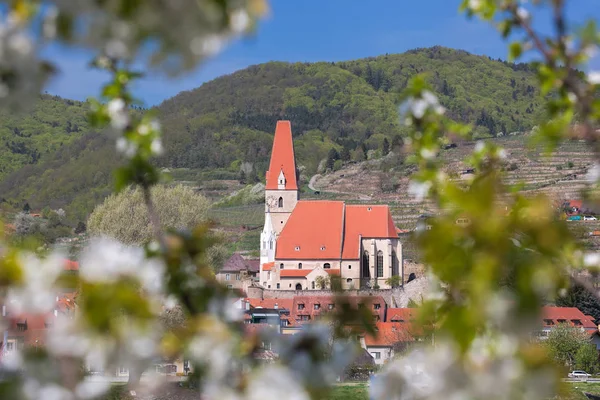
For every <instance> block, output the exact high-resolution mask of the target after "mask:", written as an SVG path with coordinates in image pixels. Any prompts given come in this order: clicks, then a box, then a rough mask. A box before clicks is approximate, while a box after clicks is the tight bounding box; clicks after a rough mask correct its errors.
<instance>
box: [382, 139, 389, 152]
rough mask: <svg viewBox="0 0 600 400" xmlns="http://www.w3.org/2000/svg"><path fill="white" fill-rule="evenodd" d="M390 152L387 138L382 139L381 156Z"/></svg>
mask: <svg viewBox="0 0 600 400" xmlns="http://www.w3.org/2000/svg"><path fill="white" fill-rule="evenodd" d="M389 152H390V142H389V141H388V139H387V138H383V143H382V144H381V154H382V155H384V156H386V155H387V154H388V153H389Z"/></svg>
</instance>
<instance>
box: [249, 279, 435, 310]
mask: <svg viewBox="0 0 600 400" xmlns="http://www.w3.org/2000/svg"><path fill="white" fill-rule="evenodd" d="M427 290H428V280H427V278H424V277H422V278H417V279H415V280H414V281H412V282H410V283H407V284H405V285H404V287H400V288H396V289H379V290H374V289H373V290H346V291H344V293H345V294H346V295H348V296H381V297H383V299H384V300H385V302H386V304H387V306H388V307H393V308H396V307H400V308H403V307H406V306H407V305H408V301H409V300H410V299H413V300H415V301H416V302H420V301H421V297H422V296H424V295H425V293H426V292H427ZM246 292H247V294H248V297H249V298H259V299H260V298H262V299H292V298H294V297H295V296H331V295H332V294H333V292H332V291H331V290H272V289H262V288H259V287H252V288H249V290H247V291H246Z"/></svg>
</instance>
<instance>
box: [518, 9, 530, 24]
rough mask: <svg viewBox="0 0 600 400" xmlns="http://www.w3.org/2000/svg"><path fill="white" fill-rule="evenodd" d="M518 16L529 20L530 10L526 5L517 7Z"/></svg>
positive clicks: (523, 19) (522, 19)
mask: <svg viewBox="0 0 600 400" xmlns="http://www.w3.org/2000/svg"><path fill="white" fill-rule="evenodd" d="M517 16H518V17H519V19H520V20H521V21H527V20H529V11H527V10H526V9H525V8H524V7H519V8H517Z"/></svg>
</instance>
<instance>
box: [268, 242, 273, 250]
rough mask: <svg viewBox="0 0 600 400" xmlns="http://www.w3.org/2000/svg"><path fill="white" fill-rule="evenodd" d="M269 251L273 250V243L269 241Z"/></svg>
mask: <svg viewBox="0 0 600 400" xmlns="http://www.w3.org/2000/svg"><path fill="white" fill-rule="evenodd" d="M269 250H273V241H272V240H269Z"/></svg>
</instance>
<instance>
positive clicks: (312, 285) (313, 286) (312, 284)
mask: <svg viewBox="0 0 600 400" xmlns="http://www.w3.org/2000/svg"><path fill="white" fill-rule="evenodd" d="M310 286H311V287H312V290H315V281H312V282H311V285H310Z"/></svg>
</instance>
